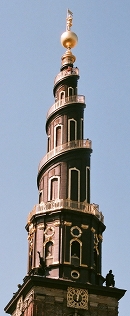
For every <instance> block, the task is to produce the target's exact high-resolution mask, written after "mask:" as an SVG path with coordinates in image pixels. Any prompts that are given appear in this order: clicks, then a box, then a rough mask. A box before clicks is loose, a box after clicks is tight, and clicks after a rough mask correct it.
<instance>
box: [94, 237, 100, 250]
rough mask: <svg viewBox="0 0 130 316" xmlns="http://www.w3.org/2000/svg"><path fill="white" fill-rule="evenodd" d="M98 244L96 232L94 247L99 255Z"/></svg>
mask: <svg viewBox="0 0 130 316" xmlns="http://www.w3.org/2000/svg"><path fill="white" fill-rule="evenodd" d="M98 244H99V238H98V234H94V249H95V250H96V252H97V255H99V249H98Z"/></svg>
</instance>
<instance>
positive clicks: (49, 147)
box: [47, 135, 51, 152]
mask: <svg viewBox="0 0 130 316" xmlns="http://www.w3.org/2000/svg"><path fill="white" fill-rule="evenodd" d="M50 140H51V139H50V135H49V136H48V139H47V152H49V151H50V150H51V142H50Z"/></svg>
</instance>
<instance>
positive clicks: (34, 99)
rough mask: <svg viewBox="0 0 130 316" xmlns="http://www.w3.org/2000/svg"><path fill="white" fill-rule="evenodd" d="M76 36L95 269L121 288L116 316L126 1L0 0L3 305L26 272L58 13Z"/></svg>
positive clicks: (123, 177) (129, 218) (125, 160)
mask: <svg viewBox="0 0 130 316" xmlns="http://www.w3.org/2000/svg"><path fill="white" fill-rule="evenodd" d="M67 8H69V9H70V10H71V11H72V12H73V14H74V20H73V31H74V32H75V33H76V34H77V35H78V38H79V41H78V45H77V46H76V48H74V49H73V53H74V54H75V55H76V58H77V59H76V62H75V66H77V67H78V68H79V70H80V80H79V89H78V93H79V94H83V95H85V96H86V103H87V108H86V110H85V131H84V136H85V138H90V139H91V140H92V144H93V154H92V159H91V203H93V202H94V203H97V204H99V206H100V210H101V211H102V212H103V214H104V216H105V224H106V227H107V228H106V231H105V232H104V241H103V258H102V273H103V275H104V276H105V275H106V274H107V272H108V271H109V270H110V269H112V270H113V273H114V275H115V281H116V286H117V287H118V288H124V289H127V293H126V295H125V297H124V298H122V300H121V301H120V304H119V316H124V315H128V314H129V291H130V272H129V267H130V238H129V230H130V215H129V212H130V211H129V205H130V194H129V191H130V158H129V156H130V141H129V135H130V87H129V85H130V54H129V51H130V2H129V1H127V0H124V1H122V0H114V1H113V0H107V1H105V0H93V1H92V0H88V1H86V0H82V1H81V2H79V1H76V0H75V1H72V0H70V1H60V0H55V1H41V0H37V1H36V0H26V1H25V0H17V1H16V0H1V3H0V43H1V45H0V47H1V54H0V69H1V76H0V117H1V124H0V135H1V137H0V148H1V155H0V210H1V211H0V214H1V230H0V248H1V269H0V280H1V291H0V292H1V299H0V315H1V316H3V315H5V313H4V311H3V308H4V306H5V305H6V304H7V303H8V301H9V300H10V299H11V298H12V295H13V293H14V292H16V291H17V284H18V283H22V279H23V277H24V276H25V275H26V272H27V233H26V231H25V229H24V227H25V224H26V219H27V215H28V213H29V212H30V211H31V210H32V208H33V206H34V204H36V203H37V202H38V192H37V186H36V176H37V167H38V164H39V162H40V160H41V158H42V157H43V156H44V155H45V154H46V134H45V121H46V113H47V111H48V109H49V108H50V106H51V105H52V104H53V103H54V99H53V94H52V89H53V81H54V77H55V76H56V75H57V74H58V72H59V70H60V62H61V61H60V60H61V55H62V54H63V53H64V51H65V50H64V48H63V47H62V46H61V44H60V35H61V34H62V32H63V31H65V24H66V21H65V20H66V12H67Z"/></svg>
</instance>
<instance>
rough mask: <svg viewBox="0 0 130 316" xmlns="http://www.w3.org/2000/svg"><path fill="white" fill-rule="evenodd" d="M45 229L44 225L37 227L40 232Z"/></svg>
mask: <svg viewBox="0 0 130 316" xmlns="http://www.w3.org/2000/svg"><path fill="white" fill-rule="evenodd" d="M44 227H45V226H44V224H38V225H37V228H38V229H39V230H43V229H44Z"/></svg>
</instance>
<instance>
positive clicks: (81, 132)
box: [80, 118, 83, 139]
mask: <svg viewBox="0 0 130 316" xmlns="http://www.w3.org/2000/svg"><path fill="white" fill-rule="evenodd" d="M80 124H81V126H80V138H81V139H83V118H81V123H80Z"/></svg>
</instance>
